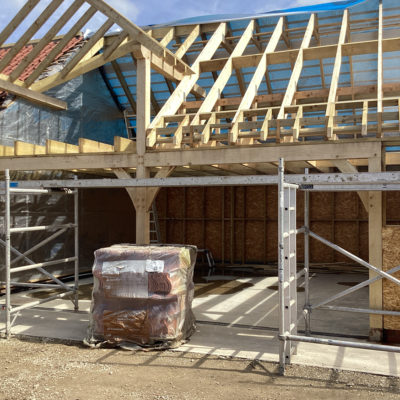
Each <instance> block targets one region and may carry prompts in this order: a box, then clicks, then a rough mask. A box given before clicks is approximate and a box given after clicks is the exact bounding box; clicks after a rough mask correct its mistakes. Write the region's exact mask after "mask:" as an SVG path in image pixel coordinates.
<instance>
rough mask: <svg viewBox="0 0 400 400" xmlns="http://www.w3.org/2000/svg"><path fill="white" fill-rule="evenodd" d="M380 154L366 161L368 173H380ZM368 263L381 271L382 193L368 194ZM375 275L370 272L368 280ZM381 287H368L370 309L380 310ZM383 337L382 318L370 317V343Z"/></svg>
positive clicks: (378, 316)
mask: <svg viewBox="0 0 400 400" xmlns="http://www.w3.org/2000/svg"><path fill="white" fill-rule="evenodd" d="M381 170H382V166H381V154H379V156H377V157H374V158H369V159H368V171H369V172H380V171H381ZM368 207H369V213H368V231H369V232H368V233H369V235H368V236H369V262H370V263H371V264H372V265H374V266H375V267H377V268H379V269H382V192H378V191H374V192H369V204H368ZM375 276H376V273H374V272H371V271H370V278H373V277H375ZM382 290H383V285H382V279H379V280H378V281H377V282H375V283H373V284H372V285H370V287H369V306H370V308H372V309H376V310H381V309H382V308H383V307H382V306H383V293H382ZM382 337H383V318H382V316H381V315H370V329H369V338H370V340H372V341H381V340H382Z"/></svg>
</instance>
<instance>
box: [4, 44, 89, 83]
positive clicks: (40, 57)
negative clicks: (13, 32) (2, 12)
mask: <svg viewBox="0 0 400 400" xmlns="http://www.w3.org/2000/svg"><path fill="white" fill-rule="evenodd" d="M82 41H83V37H82V36H76V37H74V38H73V39H72V40H70V42H69V43H68V44H67V45H66V46H65V47H64V49H63V50H62V51H61V52H60V54H58V55H57V57H56V58H55V60H54V61H57V60H58V59H59V58H60V57H62V56H63V55H65V54H66V53H68V52H69V51H70V50H72V49H73V48H74V47H75V46H77V45H78V44H80V43H81V42H82ZM57 43H58V41H52V42H50V43H49V44H48V45H47V46H46V47H45V48H44V49H43V50H42V51H41V52H40V53H39V55H38V56H37V57H36V58H35V59H34V60H33V61H32V62H31V63H30V64H29V65H28V67H27V68H26V69H25V71H23V72H22V74H21V75H20V77H19V79H20V80H22V81H24V80H26V79H27V78H28V77H29V75H30V74H31V73H32V72H33V71H34V70H35V69H36V68H37V67H38V66H39V64H40V63H41V62H42V61H43V60H44V59H45V58H46V57H47V55H48V54H49V53H50V52H51V51H52V50H53V48H54V47H55V46H56V45H57ZM33 48H34V45H32V44H28V45H26V46H24V47H23V48H22V49H21V51H20V52H19V53H18V54H17V55H16V56H15V57H14V58H13V59H12V60H11V62H10V64H9V65H8V66H7V67H6V68H5V69H4V70H3V72H2V73H3V74H5V75H10V74H11V73H12V72H13V71H14V70H15V68H17V67H18V65H19V64H20V63H21V62H22V61H23V60H24V58H25V57H26V56H28V54H29V53H30V52H31V51H32V49H33ZM9 51H10V48H1V49H0V60H1V59H2V58H3V57H4V56H5V55H6V54H7V53H8V52H9Z"/></svg>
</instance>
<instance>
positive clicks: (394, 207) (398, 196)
mask: <svg viewBox="0 0 400 400" xmlns="http://www.w3.org/2000/svg"><path fill="white" fill-rule="evenodd" d="M399 204H400V192H387V193H386V218H387V220H388V223H397V224H399V225H400V212H399Z"/></svg>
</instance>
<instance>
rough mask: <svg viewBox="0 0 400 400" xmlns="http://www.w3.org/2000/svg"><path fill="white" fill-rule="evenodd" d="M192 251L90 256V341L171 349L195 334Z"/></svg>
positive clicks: (117, 249) (117, 250)
mask: <svg viewBox="0 0 400 400" xmlns="http://www.w3.org/2000/svg"><path fill="white" fill-rule="evenodd" d="M196 252H197V248H196V247H195V246H179V245H174V246H169V245H164V246H163V245H160V246H136V245H130V244H127V245H115V246H111V247H108V248H103V249H99V250H96V251H95V261H94V265H93V279H94V282H93V296H92V306H91V318H90V326H89V341H90V342H91V343H96V342H104V341H106V342H108V343H112V344H118V343H121V342H131V343H136V344H139V345H141V346H162V347H172V346H175V345H178V344H179V343H181V342H182V341H183V340H185V339H187V338H188V337H189V336H190V335H191V334H192V333H193V331H194V315H193V312H192V300H193V294H194V284H193V271H194V264H195V261H196Z"/></svg>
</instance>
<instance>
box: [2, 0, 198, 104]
mask: <svg viewBox="0 0 400 400" xmlns="http://www.w3.org/2000/svg"><path fill="white" fill-rule="evenodd" d="M42 1H43V0H28V1H27V2H26V4H25V5H24V6H23V7H22V8H21V10H20V11H19V12H18V13H17V15H16V16H15V17H14V18H13V19H12V20H11V21H10V23H9V24H8V25H7V26H6V27H5V28H4V29H3V31H2V32H1V33H0V46H2V45H4V43H5V41H6V40H7V39H8V38H9V37H10V36H11V35H12V34H13V33H14V32H15V31H16V30H20V25H21V23H22V22H23V21H24V20H25V19H26V18H28V17H29V15H30V13H31V12H32V10H33V9H34V8H35V7H37V6H38V5H39V4H40V3H41V2H42ZM62 3H63V0H53V1H52V2H51V3H50V4H49V5H48V6H47V7H46V8H45V9H44V11H43V12H42V13H41V14H40V16H39V17H38V18H37V20H36V21H35V22H34V23H32V25H30V26H29V27H28V28H27V29H26V30H25V31H24V32H22V34H21V36H20V38H19V39H18V41H17V42H16V43H15V44H13V45H12V47H10V50H9V51H8V53H7V54H6V55H5V56H4V57H3V58H2V59H1V60H0V89H2V90H5V91H7V92H10V93H13V94H15V95H17V96H20V97H23V98H26V99H29V100H31V101H34V102H36V103H39V104H43V105H46V106H49V107H52V108H55V109H66V108H67V105H66V103H65V102H63V101H60V100H58V99H54V98H51V97H50V96H47V95H45V94H43V92H45V91H47V90H49V89H51V88H52V87H55V86H57V85H59V84H61V83H63V82H66V81H68V80H70V79H72V78H75V77H77V76H79V75H82V74H84V73H86V72H88V71H91V70H93V69H96V68H98V67H100V66H103V65H104V64H106V63H108V62H113V63H116V61H115V60H116V59H117V58H119V57H123V56H125V55H127V54H133V55H134V56H135V57H136V58H137V57H142V56H143V51H145V52H147V53H148V54H149V57H150V58H151V66H152V68H153V69H154V70H156V71H158V72H159V73H161V74H164V75H165V76H166V77H167V78H168V79H172V80H174V81H180V80H181V79H182V78H183V77H184V76H186V75H190V74H192V73H193V71H192V70H191V68H190V67H189V66H188V65H187V64H186V63H185V62H184V61H182V60H181V58H180V57H178V56H176V55H175V54H174V53H172V52H171V51H170V50H168V49H167V48H166V47H165V46H164V45H163V43H160V42H158V41H157V40H156V39H154V38H152V37H151V36H150V35H149V34H148V33H146V32H144V31H143V30H142V29H141V28H139V27H138V26H136V25H135V24H134V23H132V22H131V21H129V20H128V19H127V18H125V17H124V16H122V15H121V14H119V13H118V12H117V11H115V10H114V9H113V8H112V7H110V6H109V5H108V4H106V3H105V2H104V1H103V0H74V1H73V2H72V4H71V5H70V7H69V8H68V9H67V10H66V11H65V12H64V13H62V14H61V16H60V17H59V18H58V19H57V20H56V22H55V23H52V24H51V23H50V21H49V20H50V18H51V17H52V16H53V15H54V13H56V12H57V10H58V9H59V7H60V6H61V5H62ZM99 15H101V16H102V17H103V19H104V18H105V22H104V23H103V24H102V25H101V26H100V27H99V28H98V29H97V31H95V32H94V33H93V35H92V36H91V37H90V38H89V39H88V40H87V41H86V42H85V43H84V45H83V46H82V47H81V48H80V49H78V50H77V51H76V52H75V53H74V54H73V55H72V57H71V58H70V59H69V60H68V61H67V63H66V64H65V65H64V67H63V69H62V70H61V71H60V72H57V73H55V74H52V75H50V76H48V77H43V78H42V74H43V72H44V71H45V70H46V69H47V68H48V67H49V66H50V65H51V64H52V63H53V62H54V60H55V59H56V57H57V56H58V55H59V54H60V53H61V52H62V50H63V49H64V48H65V47H66V45H67V44H68V43H69V42H70V40H71V39H72V38H73V37H75V36H76V35H77V34H79V32H80V31H81V30H82V29H83V28H84V26H86V25H87V23H88V22H90V20H91V19H92V18H94V17H96V18H98V17H99ZM71 21H72V22H74V23H73V26H72V27H71V28H70V29H69V30H68V31H67V33H65V34H64V35H63V36H62V37H61V38H60V39H58V40H57V45H56V46H55V47H54V48H53V49H52V51H51V52H49V54H47V55H46V57H45V58H44V59H43V60H42V61H41V62H40V64H39V66H38V67H37V68H36V69H34V70H33V71H32V72H31V74H30V75H29V76H28V77H27V78H26V79H24V80H20V79H19V77H20V76H21V74H22V73H23V72H24V71H25V70H26V69H27V68H28V67H29V65H30V64H31V63H32V62H33V61H34V60H35V59H36V58H37V57H38V55H40V53H41V51H42V50H43V49H44V48H45V47H46V46H47V45H48V44H49V43H50V42H51V41H53V40H55V39H56V35H57V34H58V33H59V32H60V30H62V29H63V27H64V26H66V25H67V24H68V23H69V22H71ZM46 23H47V25H50V26H49V27H47V25H46ZM42 27H44V28H45V30H46V33H45V34H44V35H43V37H42V38H41V39H40V40H39V41H37V42H36V43H35V44H34V46H33V49H32V50H31V52H30V53H29V54H28V55H27V56H26V57H25V58H24V59H23V61H22V62H20V63H19V65H18V66H17V67H16V68H15V69H14V70H13V71H12V72H11V73H10V74H9V75H6V74H4V73H3V72H4V70H6V69H7V67H9V66H10V65H11V64H12V62H13V59H14V57H15V56H16V55H17V54H18V53H19V52H20V51H21V49H22V48H23V47H24V46H26V45H27V44H29V43H31V42H30V41H31V40H32V38H33V36H34V35H35V33H36V32H37V31H38V30H39V29H40V28H42ZM112 27H114V28H115V29H119V30H120V33H119V34H118V35H116V37H113V39H112V42H111V43H110V44H109V46H108V47H107V48H106V49H104V42H105V38H104V36H105V34H106V33H107V32H108V31H109V30H110V29H111V28H112ZM103 49H104V51H102V50H103ZM115 65H116V64H114V66H115ZM41 78H42V79H41ZM132 106H134V104H133V102H132ZM156 109H157V108H156Z"/></svg>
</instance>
